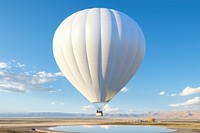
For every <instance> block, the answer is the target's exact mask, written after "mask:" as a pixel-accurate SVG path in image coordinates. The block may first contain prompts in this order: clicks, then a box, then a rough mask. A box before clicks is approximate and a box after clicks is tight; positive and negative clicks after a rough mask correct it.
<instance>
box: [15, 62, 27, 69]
mask: <svg viewBox="0 0 200 133" xmlns="http://www.w3.org/2000/svg"><path fill="white" fill-rule="evenodd" d="M16 67H21V68H23V67H25V64H21V63H18V62H17V66H16Z"/></svg>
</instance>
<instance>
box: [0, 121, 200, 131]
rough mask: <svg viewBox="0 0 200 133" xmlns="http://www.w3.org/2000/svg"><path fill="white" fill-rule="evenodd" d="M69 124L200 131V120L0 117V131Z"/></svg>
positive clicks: (35, 129) (46, 129)
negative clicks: (149, 120)
mask: <svg viewBox="0 0 200 133" xmlns="http://www.w3.org/2000/svg"><path fill="white" fill-rule="evenodd" d="M70 125H152V126H161V127H164V128H169V129H175V130H177V131H176V133H200V121H188V120H187V121H183V120H181V121H161V120H158V121H157V122H137V121H135V120H134V119H130V118H128V119H127V118H7V119H6V118H5V119H0V133H34V132H35V133H39V132H43V133H44V132H46V133H58V132H55V131H50V130H48V128H49V127H54V126H70Z"/></svg>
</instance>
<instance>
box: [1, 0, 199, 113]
mask: <svg viewBox="0 0 200 133" xmlns="http://www.w3.org/2000/svg"><path fill="white" fill-rule="evenodd" d="M199 4H200V2H199V1H198V0H194V1H192V2H191V1H190V2H189V1H186V0H184V1H182V2H179V1H178V0H175V1H174V0H169V1H162V2H161V1H159V0H154V1H152V2H150V1H145V0H142V1H131V0H129V1H126V2H123V1H118V2H116V1H114V0H111V1H98V0H94V1H92V2H91V1H89V0H86V1H84V2H83V1H81V0H77V1H76V2H74V1H73V0H69V1H59V2H57V1H47V0H46V1H45V0H44V1H40V0H30V1H23V0H20V1H17V0H16V1H15V0H14V1H10V0H2V1H0V17H1V18H2V19H1V21H0V29H1V30H0V47H1V49H0V113H3V112H8V113H9V112H10V113H15V112H46V111H51V112H55V111H57V112H63V113H68V112H74V113H95V111H96V109H95V107H94V105H92V104H91V103H90V102H89V101H88V100H87V99H86V98H85V97H84V96H83V95H81V94H80V93H79V92H78V91H77V90H76V89H75V88H74V87H73V86H72V85H71V84H70V83H69V81H67V79H66V78H65V77H64V76H63V75H62V73H61V72H60V70H59V68H58V66H57V64H56V62H55V59H54V56H53V52H52V41H53V36H54V33H55V30H56V29H57V27H58V26H59V25H60V23H61V22H62V21H63V20H64V19H65V18H66V17H68V16H70V15H71V14H73V13H75V12H77V11H80V10H82V9H86V8H93V7H106V8H111V9H115V10H117V11H121V12H123V13H125V14H127V15H128V16H130V17H131V18H132V19H133V20H135V21H136V22H137V24H138V25H139V26H140V28H141V29H142V31H143V33H144V37H145V40H146V54H145V57H144V60H143V61H142V64H141V66H140V67H139V69H138V71H137V72H136V74H135V75H134V76H133V77H132V79H131V80H130V81H129V82H128V83H127V84H126V85H125V87H123V88H122V90H121V91H120V92H119V93H118V94H117V95H116V96H115V97H114V98H113V99H112V100H111V101H110V102H109V103H108V104H107V105H106V106H105V108H104V112H105V113H107V114H108V113H136V114H137V113H139V112H140V113H144V112H146V111H147V112H149V111H155V112H156V111H173V110H188V109H189V110H199V109H200V83H199V79H200V62H199V59H200V54H199V50H200V45H199V44H200V38H199V35H200V25H199V23H200V17H199V16H200V9H199V7H198V5H199ZM80 101H81V102H80Z"/></svg>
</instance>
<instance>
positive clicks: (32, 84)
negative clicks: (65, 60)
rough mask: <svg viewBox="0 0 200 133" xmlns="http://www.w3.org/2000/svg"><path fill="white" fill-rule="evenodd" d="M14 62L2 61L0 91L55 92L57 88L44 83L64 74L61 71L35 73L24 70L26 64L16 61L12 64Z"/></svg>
mask: <svg viewBox="0 0 200 133" xmlns="http://www.w3.org/2000/svg"><path fill="white" fill-rule="evenodd" d="M12 62H14V61H12ZM12 62H11V63H5V62H0V92H31V91H49V92H53V91H55V89H53V88H52V87H44V85H45V84H46V83H50V82H52V81H55V80H57V78H58V77H59V76H62V74H61V73H60V72H57V73H49V72H45V71H42V72H35V73H33V72H32V71H24V67H25V65H24V64H20V63H18V62H16V61H15V62H14V64H12ZM16 64H18V67H16ZM22 67H23V69H22ZM8 68H9V69H8Z"/></svg>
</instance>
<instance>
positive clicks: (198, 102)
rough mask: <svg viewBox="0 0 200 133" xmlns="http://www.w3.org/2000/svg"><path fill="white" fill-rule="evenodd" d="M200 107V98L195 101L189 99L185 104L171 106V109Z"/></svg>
mask: <svg viewBox="0 0 200 133" xmlns="http://www.w3.org/2000/svg"><path fill="white" fill-rule="evenodd" d="M198 105H200V97H195V98H194V99H189V100H187V101H186V102H183V103H176V104H170V105H169V106H170V107H188V106H198Z"/></svg>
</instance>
